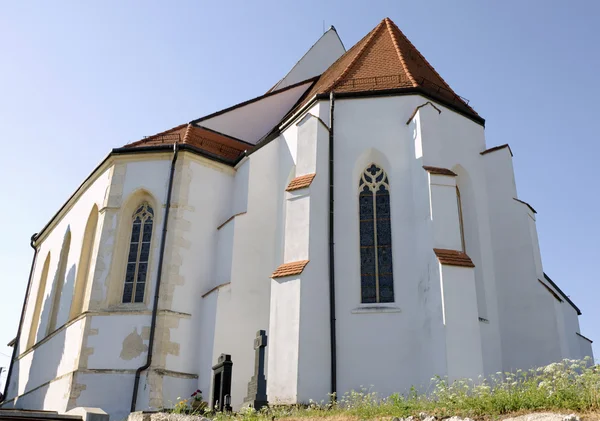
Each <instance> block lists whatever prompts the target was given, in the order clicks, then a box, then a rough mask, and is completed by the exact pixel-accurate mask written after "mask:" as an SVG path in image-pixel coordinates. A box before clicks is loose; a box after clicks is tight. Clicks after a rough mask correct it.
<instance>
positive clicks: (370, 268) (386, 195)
mask: <svg viewBox="0 0 600 421" xmlns="http://www.w3.org/2000/svg"><path fill="white" fill-rule="evenodd" d="M358 186H359V219H360V272H361V302H362V303H392V302H394V277H393V264H392V229H391V214H390V191H389V180H388V176H387V174H386V173H385V171H383V169H381V168H380V167H378V166H377V165H375V164H371V165H369V166H368V167H367V168H366V169H365V171H364V172H363V173H362V175H361V178H360V181H359V183H358Z"/></svg>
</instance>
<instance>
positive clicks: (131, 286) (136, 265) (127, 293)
mask: <svg viewBox="0 0 600 421" xmlns="http://www.w3.org/2000/svg"><path fill="white" fill-rule="evenodd" d="M153 220H154V211H153V210H152V207H150V205H149V204H148V202H144V203H142V204H141V205H140V206H139V207H138V209H137V210H136V211H135V213H134V214H133V223H132V226H131V241H130V242H129V256H128V258H127V269H126V271H125V285H124V288H123V302H124V303H142V302H144V291H145V290H146V276H147V274H148V259H149V257H150V242H151V240H152V223H153Z"/></svg>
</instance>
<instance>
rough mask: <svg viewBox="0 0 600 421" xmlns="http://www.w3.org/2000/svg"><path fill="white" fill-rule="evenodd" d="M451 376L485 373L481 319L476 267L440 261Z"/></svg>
mask: <svg viewBox="0 0 600 421" xmlns="http://www.w3.org/2000/svg"><path fill="white" fill-rule="evenodd" d="M440 266H441V267H440V272H441V273H442V276H441V283H442V295H443V297H444V298H443V299H444V301H443V307H444V325H445V327H446V358H447V363H448V380H449V381H450V382H452V381H454V380H458V379H477V378H478V376H480V375H482V373H483V357H482V353H481V335H480V333H479V320H478V319H477V296H476V293H475V271H474V270H473V269H472V268H463V267H455V266H448V265H440Z"/></svg>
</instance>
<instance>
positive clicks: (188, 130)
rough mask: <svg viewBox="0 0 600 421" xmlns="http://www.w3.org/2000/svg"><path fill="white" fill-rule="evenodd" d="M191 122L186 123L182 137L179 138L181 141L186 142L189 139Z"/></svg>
mask: <svg viewBox="0 0 600 421" xmlns="http://www.w3.org/2000/svg"><path fill="white" fill-rule="evenodd" d="M192 127H193V126H192V124H191V123H188V124H187V127H186V128H185V134H184V135H183V139H182V140H181V142H182V143H187V142H188V141H189V138H190V129H191V128H192Z"/></svg>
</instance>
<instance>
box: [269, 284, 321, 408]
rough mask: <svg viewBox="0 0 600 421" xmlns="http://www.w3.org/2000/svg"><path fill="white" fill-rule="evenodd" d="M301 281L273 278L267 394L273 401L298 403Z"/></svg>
mask: <svg viewBox="0 0 600 421" xmlns="http://www.w3.org/2000/svg"><path fill="white" fill-rule="evenodd" d="M301 282H302V281H301V280H300V279H299V277H296V276H290V277H285V278H280V279H273V280H272V281H271V306H270V308H271V312H270V315H269V333H270V337H269V355H271V356H272V357H271V358H269V361H268V370H269V377H268V381H267V396H268V397H269V402H272V403H273V404H292V403H297V402H298V375H299V368H298V365H299V360H300V305H301V302H300V296H301ZM321 374H322V375H325V373H321Z"/></svg>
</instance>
